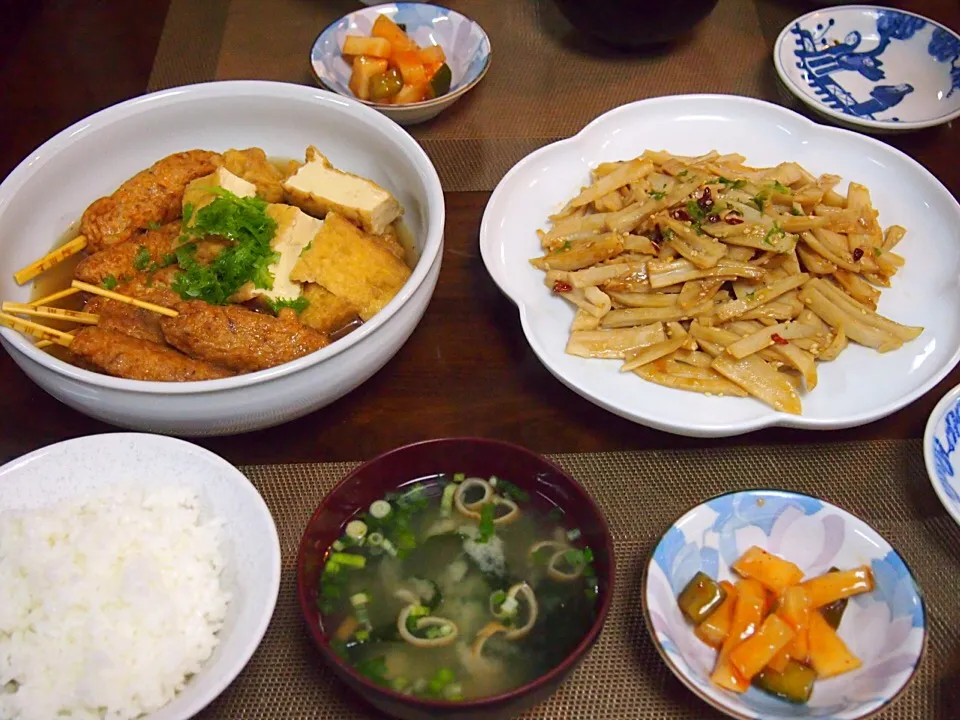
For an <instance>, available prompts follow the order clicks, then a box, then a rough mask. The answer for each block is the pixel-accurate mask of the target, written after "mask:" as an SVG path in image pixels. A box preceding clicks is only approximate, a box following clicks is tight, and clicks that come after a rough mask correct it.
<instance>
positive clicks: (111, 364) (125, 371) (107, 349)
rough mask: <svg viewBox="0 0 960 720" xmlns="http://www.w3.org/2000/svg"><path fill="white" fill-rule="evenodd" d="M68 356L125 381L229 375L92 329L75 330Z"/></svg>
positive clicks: (110, 332) (160, 348)
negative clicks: (71, 355)
mask: <svg viewBox="0 0 960 720" xmlns="http://www.w3.org/2000/svg"><path fill="white" fill-rule="evenodd" d="M70 352H71V353H72V354H73V355H74V356H75V357H77V358H78V359H79V360H81V361H82V362H83V364H84V365H86V366H88V367H92V368H95V369H97V370H99V371H100V372H103V373H106V374H107V375H113V376H114V377H121V378H127V379H129V380H148V381H159V382H187V381H191V380H216V379H217V378H225V377H230V376H231V375H232V374H233V373H231V372H230V371H229V370H225V369H224V368H222V367H217V366H216V365H213V364H211V363H208V362H204V361H203V360H196V359H194V358H191V357H187V356H186V355H184V354H183V353H180V352H177V351H176V350H174V349H173V348H171V347H166V346H163V345H158V344H157V343H154V342H149V341H147V340H142V339H140V338H136V337H131V336H129V335H124V334H123V333H120V332H117V331H116V330H107V329H105V328H100V327H96V326H92V327H86V328H83V329H82V330H79V331H78V332H77V333H76V334H75V336H74V340H73V342H72V343H71V344H70Z"/></svg>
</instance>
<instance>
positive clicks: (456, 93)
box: [310, 2, 493, 113]
mask: <svg viewBox="0 0 960 720" xmlns="http://www.w3.org/2000/svg"><path fill="white" fill-rule="evenodd" d="M397 5H421V6H423V7H429V8H437V9H439V10H446V11H447V12H448V13H450V14H451V15H457V16H459V17H461V18H463V19H464V20H466V21H467V22H469V23H470V24H471V25H473V26H474V27H475V28H476V29H477V30H479V31H480V34H481V35H482V36H483V39H484V40H485V41H486V43H487V47H488V48H490V50H489V51H488V52H487V57H486V59H485V60H484V61H483V67H481V68H480V72H479V73H478V74H477V76H476V77H475V78H474V79H473V80H471V81H470V82H469V83H467V84H466V85H464V86H463V87H459V88H457V89H456V90H453V91H451V92H448V93H446V94H444V95H441V96H440V97H436V98H433V99H431V100H421V101H420V102H415V103H404V104H403V105H391V104H389V103H376V102H371V101H370V100H361V99H360V98H358V97H354V96H353V95H347V94H346V93H343V92H341V91H340V90H338V89H337V88H335V87H333V86H332V85H329V84H328V83H327V82H326V81H325V80H324V79H323V78H322V77H321V76H320V73H319V72H317V65H318V63H315V62H314V61H313V51H314V50H315V49H316V47H317V45H319V44H320V38H321V37H323V36H324V35H325V34H326V32H327V31H328V30H329V29H330V28H332V27H333V26H334V25H339V24H340V23H341V22H343V21H344V20H346V19H347V18H352V17H353V16H354V15H359V14H360V13H362V12H365V11H367V10H378V9H380V8H387V7H396V6H397ZM492 57H493V47H492V46H491V44H490V37H489V36H488V35H487V31H486V30H484V29H483V26H482V25H481V24H480V23H478V22H477V21H476V20H474V19H473V18H471V17H469V16H467V15H464V14H463V13H462V12H460V11H459V10H453V9H451V8H448V7H444V6H443V5H434V4H433V3H418V2H397V3H382V4H380V5H368V6H366V7H364V8H361V9H359V10H354V11H353V12H349V13H347V14H346V15H344V16H343V17H341V18H338V19H337V20H334V21H333V22H332V23H330V24H329V25H327V26H326V27H325V28H324V29H323V30H321V31H320V33H319V34H318V35H317V37H316V38H315V39H314V41H313V44H312V45H311V46H310V72H312V73H313V78H314V80H316V81H317V84H318V85H320V87H322V88H323V89H324V90H329V91H330V92H332V93H336V94H337V95H339V96H340V97H346V98H349V99H351V100H353V101H354V102H358V103H360V104H361V105H366V106H367V107H371V108H375V109H376V110H379V111H381V112H386V113H395V112H400V111H403V110H414V109H416V110H427V109H430V108H435V107H438V106H445V105H447V104H452V103H453V101H454V100H456V99H457V98H459V97H461V96H462V95H466V94H467V92H468V91H470V90H471V89H473V87H474V86H475V85H476V84H477V83H479V82H480V81H481V80H483V77H484V75H486V74H487V70H489V69H490V60H491V58H492Z"/></svg>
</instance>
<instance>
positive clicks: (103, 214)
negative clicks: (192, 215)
mask: <svg viewBox="0 0 960 720" xmlns="http://www.w3.org/2000/svg"><path fill="white" fill-rule="evenodd" d="M222 161H223V159H222V157H221V156H220V155H219V154H218V153H214V152H210V151H208V150H188V151H187V152H180V153H174V154H173V155H168V156H167V157H165V158H163V159H162V160H159V161H158V162H156V163H154V164H153V165H152V166H151V167H149V168H147V169H146V170H142V171H141V172H138V173H137V174H136V175H134V176H133V177H132V178H130V179H129V180H127V181H126V182H125V183H123V185H121V186H120V187H119V188H117V190H116V191H115V192H114V193H113V194H112V195H109V196H107V197H102V198H100V199H99V200H96V201H94V202H93V204H92V205H90V207H88V208H87V209H86V211H84V213H83V217H82V218H81V220H80V233H81V234H82V235H83V236H84V237H86V239H87V247H88V249H89V250H90V251H91V252H98V251H100V250H103V249H104V248H107V247H110V246H112V245H118V244H119V243H122V242H126V241H127V240H129V239H130V238H131V237H132V236H134V235H136V234H138V233H140V232H142V231H144V230H146V229H148V228H149V227H150V226H151V225H153V224H155V223H160V224H164V223H168V222H170V221H172V220H175V219H177V218H178V217H180V213H181V207H180V201H181V199H182V197H183V191H184V188H186V186H187V183H189V182H190V181H191V180H195V179H196V178H198V177H203V176H204V175H209V174H210V173H212V172H213V171H214V170H216V169H217V167H218V166H219V165H220V164H221V163H222Z"/></svg>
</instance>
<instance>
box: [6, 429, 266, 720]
mask: <svg viewBox="0 0 960 720" xmlns="http://www.w3.org/2000/svg"><path fill="white" fill-rule="evenodd" d="M81 501H86V502H87V505H86V507H85V509H84V514H83V515H76V512H77V510H78V507H79V503H80V502H81ZM0 513H2V517H0V590H2V591H3V592H4V593H5V597H4V601H3V604H2V607H0V719H2V720H7V718H8V717H17V718H23V720H34V718H37V719H39V718H44V720H46V718H47V717H52V715H51V714H50V713H52V712H55V711H56V707H54V705H62V704H63V703H64V702H67V701H68V700H69V699H70V696H71V693H75V697H74V703H73V705H72V707H75V708H79V707H82V706H83V705H84V704H85V703H84V702H83V701H84V700H85V699H86V700H89V699H91V698H96V697H100V698H104V697H108V698H109V699H110V702H111V704H112V705H113V706H114V707H115V709H118V710H119V712H118V713H117V714H109V715H104V714H102V713H100V712H94V713H82V714H81V713H79V712H78V713H77V714H73V715H69V716H68V717H73V718H77V719H78V720H79V719H80V718H83V720H87V719H88V718H89V720H99V718H101V717H106V718H117V717H129V716H130V714H131V713H135V712H139V711H140V710H141V709H142V708H144V707H151V706H153V707H156V706H159V705H160V704H161V703H165V701H166V700H167V699H169V697H170V696H171V695H172V694H173V692H174V691H175V690H179V692H177V693H176V696H175V697H174V698H173V699H172V700H170V701H169V703H166V704H163V706H162V707H160V708H159V709H157V710H156V711H155V712H150V713H148V714H145V715H142V716H141V717H143V718H147V719H148V720H179V719H185V718H189V717H192V716H193V715H194V714H195V713H197V712H199V711H200V710H201V709H202V708H203V707H205V706H206V705H207V704H209V703H210V702H211V701H212V700H213V699H214V698H215V697H216V696H217V695H219V694H220V693H221V692H222V691H223V689H224V688H226V687H227V685H229V684H230V682H231V681H232V680H233V679H234V678H235V677H236V675H237V674H238V673H239V672H240V671H241V670H242V669H243V667H244V665H245V664H246V663H247V661H248V660H249V658H250V656H251V655H252V654H253V652H254V650H255V649H256V647H257V645H258V644H259V642H260V640H261V638H262V637H263V634H264V632H265V631H266V627H267V624H268V623H269V620H270V617H271V616H272V614H273V609H274V606H275V603H276V598H277V592H278V590H279V582H280V548H279V540H278V537H277V532H276V526H275V525H274V522H273V518H272V517H271V515H270V512H269V510H268V509H267V507H266V504H265V503H264V502H263V499H262V498H261V497H260V495H259V494H258V493H257V491H256V489H255V488H254V487H253V486H252V485H251V484H250V483H249V481H247V479H246V478H245V477H244V476H243V475H242V474H241V473H240V472H239V471H237V470H236V469H235V468H233V467H232V466H231V465H229V464H228V463H226V462H225V461H223V460H222V459H220V458H219V457H217V456H216V455H213V454H212V453H209V452H208V451H206V450H203V449H202V448H199V447H196V446H194V445H191V444H190V443H186V442H184V441H181V440H176V439H173V438H167V437H161V436H152V435H138V434H127V433H123V434H108V435H97V436H91V437H87V438H80V439H76V440H69V441H67V442H64V443H60V444H58V445H53V446H50V447H47V448H43V449H41V450H38V451H36V452H34V453H31V454H29V455H26V456H24V457H22V458H19V459H17V460H14V461H12V462H10V463H8V464H7V465H5V466H3V467H2V468H0ZM98 514H102V515H103V517H104V518H105V519H106V520H107V524H108V525H109V524H111V523H112V524H115V525H116V527H115V529H113V531H110V530H106V531H104V530H102V529H100V526H99V523H97V522H95V516H96V515H98ZM71 515H73V516H74V518H75V520H74V522H73V523H67V518H69V517H70V516H71ZM138 530H139V531H140V532H138ZM68 539H69V543H70V546H71V547H73V548H76V549H77V550H79V552H80V554H81V555H82V556H83V557H82V558H79V559H78V558H76V557H74V558H73V559H72V561H71V558H70V554H69V553H66V552H65V548H66V546H67V540H68ZM59 541H63V543H62V544H60V542H59ZM45 546H46V547H45ZM173 557H176V558H177V568H179V569H180V570H181V571H182V572H181V573H177V572H172V567H171V566H170V565H169V563H166V561H165V559H167V558H173ZM111 563H112V564H113V565H114V566H111ZM30 564H33V567H26V566H27V565H30ZM165 564H166V565H167V567H163V566H164V565H165ZM81 570H82V571H81ZM161 575H162V576H163V578H164V582H165V583H166V587H167V589H166V591H164V590H163V588H161V587H160V586H159V583H156V582H154V580H155V579H157V578H158V576H161ZM18 578H19V579H20V582H19V583H18V582H16V580H17V579H18ZM217 580H219V582H216V581H217ZM10 588H13V593H14V595H13V597H11V596H10V595H8V594H7V593H9V592H10ZM104 592H106V593H110V592H113V593H114V594H116V593H118V592H119V593H120V594H121V595H122V596H123V602H121V603H113V604H111V605H109V606H106V607H104V608H101V611H100V612H99V613H97V614H91V613H88V612H85V611H83V610H82V608H83V607H86V606H89V605H91V604H94V603H95V602H96V600H97V598H98V597H102V595H103V593H104ZM177 593H179V596H178V597H177V599H174V597H173V596H174V595H176V594H177ZM70 603H73V607H72V608H71V607H69V604H70ZM153 606H155V609H154V610H153V612H151V611H150V609H151V607H153ZM188 617H194V618H195V621H194V622H193V623H192V624H191V625H190V626H189V627H184V628H183V629H182V631H181V632H180V633H179V636H180V638H187V639H189V645H190V647H184V646H183V643H182V642H171V641H170V638H169V637H166V638H165V637H164V633H163V630H164V626H165V625H167V626H168V627H169V626H171V625H170V624H171V623H172V624H176V625H181V623H182V621H183V618H188ZM27 625H32V626H41V625H42V626H43V627H44V628H45V629H46V630H47V631H50V632H49V633H37V634H36V635H34V634H33V633H22V632H19V633H18V632H17V631H16V628H22V627H26V626H27ZM11 628H12V629H14V630H13V635H11V634H9V632H6V633H5V632H4V629H7V630H8V631H9V630H10V629H11ZM110 630H113V632H114V633H115V634H116V638H115V639H114V638H111V637H110V632H109V631H110ZM58 633H59V637H60V638H62V641H61V642H55V641H53V640H51V639H50V638H49V637H48V638H47V639H46V640H42V639H38V636H43V635H45V634H51V635H54V636H57V634H58ZM173 635H177V634H176V633H173ZM84 637H86V638H87V640H86V642H83V641H81V642H77V640H78V639H79V638H84ZM91 638H93V640H91ZM71 640H73V641H74V644H71ZM90 642H92V643H93V644H92V645H90V644H89V643H90ZM80 645H86V650H87V651H89V650H91V649H92V648H95V649H96V652H94V653H89V652H85V650H84V648H82V647H80ZM211 649H212V654H211ZM53 653H56V655H55V656H51V655H52V654H53ZM145 654H149V655H150V656H151V657H150V659H149V660H145V659H144V657H143V656H144V655H145ZM18 674H22V675H24V676H29V677H30V684H28V682H26V681H25V683H24V685H23V686H22V687H20V688H16V690H15V691H14V686H8V687H7V688H6V689H3V687H2V686H3V684H4V678H9V677H14V676H17V675H18ZM63 675H70V676H71V679H70V680H67V681H64V679H63V677H62V676H63ZM184 675H189V676H190V678H189V680H188V681H187V682H186V685H185V686H183V687H182V689H180V682H179V679H181V678H183V676H184ZM107 683H109V684H110V685H113V686H114V687H111V688H110V689H109V692H106V693H104V692H103V688H102V687H100V686H101V685H103V684H107ZM21 691H23V692H22V693H21ZM18 693H21V694H20V697H19V700H13V698H15V697H16V696H17V694H18ZM38 698H43V699H44V700H45V701H48V702H51V703H53V704H51V705H44V706H42V707H40V706H38V705H37V704H36V703H37V702H41V700H38ZM23 701H27V702H26V703H25V704H26V705H27V709H29V712H28V713H25V714H22V715H17V714H12V713H15V712H16V709H17V708H18V707H19V704H21V703H23ZM67 706H68V707H71V705H69V703H68V705H67Z"/></svg>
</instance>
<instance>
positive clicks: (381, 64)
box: [343, 15, 453, 105]
mask: <svg viewBox="0 0 960 720" xmlns="http://www.w3.org/2000/svg"><path fill="white" fill-rule="evenodd" d="M343 55H344V57H345V58H346V59H347V60H348V61H349V62H351V63H352V66H353V73H352V74H351V76H350V90H351V92H353V94H354V95H355V96H356V97H357V98H358V99H360V100H368V101H370V102H375V103H386V104H391V105H406V104H408V103H416V102H423V101H424V100H432V99H433V98H436V97H439V96H441V95H445V94H446V93H448V92H450V83H451V81H452V79H453V75H452V73H451V71H450V66H449V65H447V57H446V55H445V54H444V52H443V48H442V47H440V46H439V45H428V46H426V47H420V46H419V45H418V44H417V43H416V42H414V40H413V38H411V37H410V36H409V35H408V34H407V33H406V29H405V28H404V27H402V26H401V25H398V24H397V23H395V22H394V21H393V20H391V19H390V18H389V17H387V16H386V15H378V16H377V19H376V20H375V21H374V23H373V28H372V29H371V30H370V37H366V36H363V35H347V37H346V38H345V39H344V41H343Z"/></svg>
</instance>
